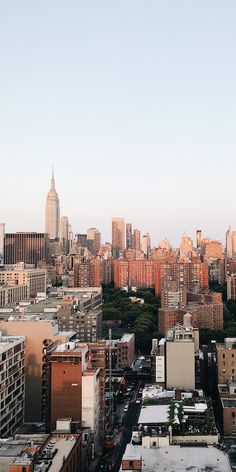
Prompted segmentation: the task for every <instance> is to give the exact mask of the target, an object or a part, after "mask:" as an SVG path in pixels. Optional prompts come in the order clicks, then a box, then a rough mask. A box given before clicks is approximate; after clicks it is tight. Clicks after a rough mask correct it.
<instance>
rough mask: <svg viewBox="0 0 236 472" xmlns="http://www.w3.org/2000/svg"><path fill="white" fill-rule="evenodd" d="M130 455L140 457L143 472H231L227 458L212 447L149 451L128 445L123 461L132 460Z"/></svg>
mask: <svg viewBox="0 0 236 472" xmlns="http://www.w3.org/2000/svg"><path fill="white" fill-rule="evenodd" d="M132 455H133V460H135V459H136V460H137V459H138V458H139V457H140V455H141V456H142V471H143V472H154V471H158V472H231V467H230V464H229V459H228V456H227V455H226V454H224V453H223V452H222V451H219V450H218V449H216V448H215V447H212V446H208V447H180V446H169V447H160V448H158V449H151V448H144V447H142V446H133V445H132V444H128V445H127V447H126V451H125V454H124V456H123V459H126V458H127V460H132ZM121 471H122V468H120V472H121Z"/></svg>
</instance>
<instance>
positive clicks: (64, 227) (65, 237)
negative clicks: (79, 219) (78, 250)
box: [60, 216, 69, 254]
mask: <svg viewBox="0 0 236 472" xmlns="http://www.w3.org/2000/svg"><path fill="white" fill-rule="evenodd" d="M60 243H61V249H62V252H63V254H68V253H69V221H68V218H67V216H62V217H61V219H60Z"/></svg>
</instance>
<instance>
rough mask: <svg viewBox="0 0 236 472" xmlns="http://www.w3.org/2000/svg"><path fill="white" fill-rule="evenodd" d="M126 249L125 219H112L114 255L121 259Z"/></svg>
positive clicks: (115, 257)
mask: <svg viewBox="0 0 236 472" xmlns="http://www.w3.org/2000/svg"><path fill="white" fill-rule="evenodd" d="M124 249H125V220H124V218H112V255H113V257H114V259H119V257H120V255H121V253H122V252H123V251H124Z"/></svg>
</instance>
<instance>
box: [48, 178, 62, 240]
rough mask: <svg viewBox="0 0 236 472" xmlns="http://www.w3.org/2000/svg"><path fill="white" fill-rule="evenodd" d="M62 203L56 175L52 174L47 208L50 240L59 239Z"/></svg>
mask: <svg viewBox="0 0 236 472" xmlns="http://www.w3.org/2000/svg"><path fill="white" fill-rule="evenodd" d="M59 221H60V202H59V198H58V194H57V192H56V188H55V179H54V173H53V172H52V178H51V188H50V190H49V192H48V194H47V199H46V207H45V232H46V233H47V234H48V235H49V238H50V239H57V238H59Z"/></svg>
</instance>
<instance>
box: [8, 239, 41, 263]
mask: <svg viewBox="0 0 236 472" xmlns="http://www.w3.org/2000/svg"><path fill="white" fill-rule="evenodd" d="M48 257H49V239H48V235H47V234H44V233H6V234H5V238H4V264H6V265H13V264H18V262H25V264H34V265H35V266H36V265H37V264H38V262H39V261H47V260H48Z"/></svg>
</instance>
